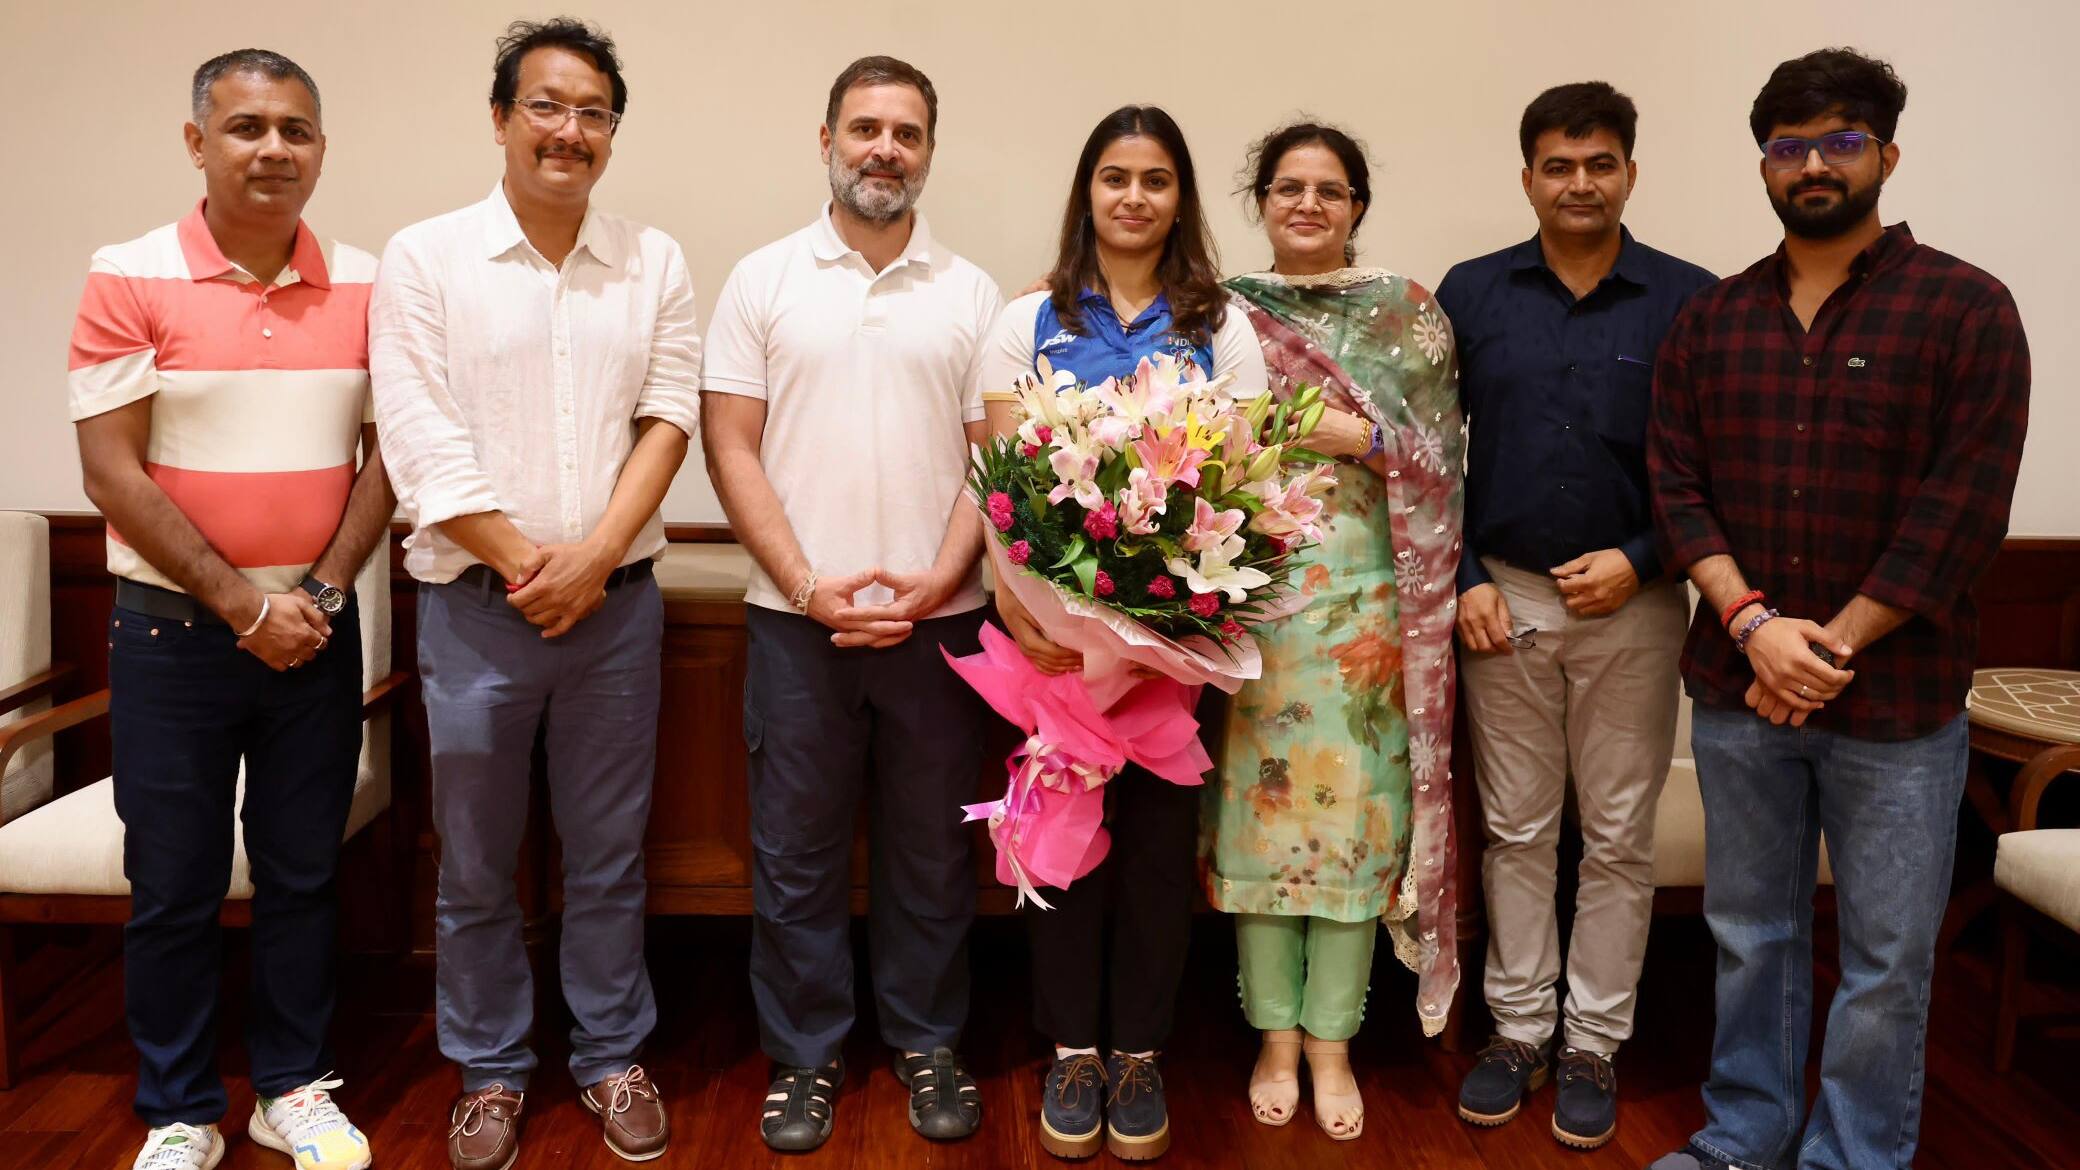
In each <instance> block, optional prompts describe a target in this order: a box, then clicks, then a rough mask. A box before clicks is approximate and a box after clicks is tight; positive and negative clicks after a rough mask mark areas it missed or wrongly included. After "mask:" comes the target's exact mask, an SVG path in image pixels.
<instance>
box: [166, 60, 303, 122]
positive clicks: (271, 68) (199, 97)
mask: <svg viewBox="0 0 2080 1170" xmlns="http://www.w3.org/2000/svg"><path fill="white" fill-rule="evenodd" d="M232 73H258V74H260V75H261V76H262V77H271V78H273V79H274V80H276V81H287V80H289V79H291V78H294V79H296V80H297V81H300V82H302V83H303V88H305V89H307V90H309V91H311V112H312V113H315V114H317V115H318V117H319V120H320V121H323V120H324V115H325V104H324V103H323V102H322V101H320V100H319V99H318V83H317V82H315V81H312V80H311V75H310V74H308V73H305V72H304V71H303V66H301V65H298V64H297V63H296V62H294V61H291V60H290V59H288V58H287V57H284V56H282V55H281V54H280V53H277V52H274V51H273V50H271V49H233V50H232V51H230V52H229V53H219V54H217V55H216V56H214V57H211V58H210V59H209V60H207V61H204V62H203V63H202V64H200V65H198V66H196V67H195V80H194V82H193V84H192V85H191V86H190V87H189V91H188V108H189V111H190V112H191V113H192V114H194V116H195V124H196V125H197V126H201V125H203V124H204V123H206V122H208V121H209V111H210V90H211V89H212V88H213V87H214V86H215V85H216V84H217V81H218V80H219V79H220V78H223V77H224V76H226V75H228V74H232Z"/></svg>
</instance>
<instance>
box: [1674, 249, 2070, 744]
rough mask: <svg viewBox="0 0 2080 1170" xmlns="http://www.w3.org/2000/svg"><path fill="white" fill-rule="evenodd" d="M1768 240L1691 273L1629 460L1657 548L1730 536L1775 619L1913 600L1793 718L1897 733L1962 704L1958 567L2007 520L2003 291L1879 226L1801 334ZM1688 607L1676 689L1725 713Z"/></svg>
mask: <svg viewBox="0 0 2080 1170" xmlns="http://www.w3.org/2000/svg"><path fill="white" fill-rule="evenodd" d="M1786 281H1787V278H1786V273H1785V270H1784V259H1783V252H1782V250H1781V249H1779V251H1778V252H1777V254H1776V255H1773V256H1770V257H1769V258H1767V259H1764V260H1763V261H1761V262H1760V263H1758V264H1756V265H1755V266H1754V267H1752V268H1749V269H1748V270H1747V271H1746V272H1743V273H1741V274H1739V275H1737V276H1732V277H1729V278H1727V279H1726V280H1723V281H1720V282H1719V283H1718V284H1716V285H1713V286H1712V287H1710V288H1708V289H1705V290H1703V291H1701V292H1699V293H1698V294H1697V295H1696V296H1695V297H1693V298H1692V299H1691V301H1690V303H1689V304H1688V305H1687V306H1685V308H1684V310H1683V313H1682V315H1681V316H1680V317H1678V318H1677V319H1676V323H1675V324H1674V326H1672V327H1671V328H1670V330H1669V333H1668V337H1667V339H1666V340H1665V341H1664V343H1663V345H1662V349H1661V353H1660V357H1659V360H1658V361H1657V363H1656V366H1655V378H1654V411H1653V421H1652V424H1651V427H1650V430H1649V436H1648V454H1647V459H1648V469H1649V475H1650V478H1651V481H1652V484H1653V489H1654V513H1655V520H1656V523H1657V528H1658V531H1659V534H1660V537H1661V541H1662V545H1663V549H1662V551H1663V556H1664V558H1665V559H1666V560H1667V562H1668V563H1669V564H1670V565H1671V566H1673V567H1675V568H1678V569H1687V568H1688V567H1689V566H1690V565H1692V564H1694V563H1696V562H1697V561H1700V560H1702V559H1704V558H1705V557H1709V556H1714V555H1717V554H1722V553H1723V554H1730V555H1731V556H1732V557H1733V558H1734V560H1735V562H1736V563H1737V564H1738V565H1739V566H1740V569H1741V573H1742V575H1743V576H1745V577H1746V578H1747V581H1748V584H1749V587H1750V588H1754V589H1760V590H1763V591H1764V592H1765V593H1767V594H1768V596H1769V604H1770V605H1771V606H1772V607H1774V608H1776V609H1778V610H1780V611H1782V612H1783V613H1784V614H1785V615H1786V616H1792V617H1803V618H1809V619H1811V620H1813V621H1816V622H1819V623H1821V624H1823V625H1825V624H1826V623H1827V622H1828V621H1829V620H1831V619H1832V618H1833V617H1834V616H1835V614H1837V613H1838V612H1840V611H1841V609H1842V607H1843V606H1844V605H1846V604H1848V602H1849V600H1850V599H1851V598H1852V597H1854V596H1855V595H1856V594H1859V593H1861V594H1863V595H1865V596H1867V597H1869V598H1871V599H1872V600H1874V601H1878V602H1882V603H1884V604H1886V605H1890V606H1896V607H1898V608H1901V609H1905V610H1908V611H1910V612H1911V614H1912V615H1913V616H1911V617H1910V618H1908V620H1907V622H1906V623H1905V624H1904V625H1902V626H1900V627H1899V628H1898V629H1897V630H1894V631H1893V632H1892V633H1890V634H1888V635H1886V636H1885V637H1883V638H1881V639H1879V640H1878V641H1877V642H1875V643H1873V644H1872V645H1871V646H1869V647H1867V648H1865V649H1864V650H1863V652H1862V653H1860V654H1858V655H1857V657H1856V660H1855V662H1854V663H1853V664H1852V666H1853V668H1854V669H1855V671H1856V680H1855V681H1854V682H1852V683H1850V684H1849V689H1848V690H1847V691H1844V692H1843V693H1842V696H1841V697H1840V698H1838V699H1836V700H1835V701H1833V702H1831V703H1829V704H1828V705H1827V706H1826V708H1825V709H1823V710H1821V711H1819V712H1818V713H1816V714H1815V715H1814V716H1813V718H1812V720H1811V721H1810V722H1809V723H1808V724H1807V726H1809V727H1817V728H1824V729H1827V730H1830V731H1836V732H1840V733H1843V734H1846V735H1850V736H1854V737H1857V738H1861V739H1872V740H1903V739H1913V738H1918V737H1920V736H1923V735H1927V734H1930V733H1932V732H1934V731H1936V730H1938V729H1940V728H1941V727H1942V726H1943V725H1944V724H1946V723H1948V722H1949V721H1950V720H1951V719H1953V718H1954V717H1956V715H1957V714H1958V713H1959V712H1960V711H1962V710H1963V709H1964V698H1965V693H1966V691H1968V690H1969V689H1970V687H1971V679H1972V668H1973V665H1974V658H1975V656H1976V654H1977V650H1978V634H1979V629H1978V611H1977V609H1976V607H1975V606H1974V605H1973V602H1972V594H1971V590H1972V585H1973V583H1974V582H1975V581H1976V580H1977V579H1978V578H1979V575H1980V574H1981V573H1983V572H1984V571H1985V570H1986V567H1987V566H1988V565H1989V564H1990V563H1992V560H1993V557H1994V554H1995V553H1996V552H1998V551H1999V549H2000V544H2001V539H2002V537H2004V536H2005V535H2006V534H2007V530H2008V507H2009V503H2010V500H2011V499H2012V497H2013V496H2014V493H2015V474H2016V468H2017V466H2018V465H2019V464H2020V462H2021V460H2022V439H2023V433H2024V430H2025V429H2026V427H2027V424H2028V421H2029V345H2028V342H2027V341H2026V340H2025V339H2024V337H2023V333H2022V319H2021V316H2020V315H2019V314H2018V313H2017V312H2016V309H2015V301H2014V299H2013V298H2012V297H2010V296H2009V295H2008V290H2007V288H2006V287H2005V286H2003V285H2002V284H2001V283H2000V282H1999V281H1997V280H1995V279H1994V278H1993V277H1991V276H1989V275H1987V274H1986V273H1984V272H1981V271H1980V270H1979V269H1977V268H1974V267H1972V266H1971V265H1969V264H1966V263H1965V262H1964V261H1962V260H1959V259H1957V258H1956V257H1954V256H1949V255H1946V254H1944V253H1942V252H1938V251H1936V250H1935V249H1934V248H1928V247H1924V246H1922V245H1920V244H1917V243H1915V242H1914V236H1913V234H1912V233H1911V232H1909V231H1908V230H1907V225H1905V224H1903V223H1902V224H1896V225H1894V226H1893V227H1891V228H1888V229H1886V231H1885V234H1884V235H1883V236H1881V237H1879V239H1878V240H1877V241H1876V242H1875V243H1873V244H1872V245H1871V246H1870V247H1869V248H1868V249H1866V250H1865V251H1864V252H1863V254H1862V255H1860V256H1858V257H1857V258H1856V262H1855V264H1854V266H1853V268H1852V270H1851V273H1850V276H1849V279H1848V281H1847V282H1845V283H1844V284H1843V285H1842V287H1841V288H1839V289H1836V290H1835V292H1834V295H1832V296H1830V297H1829V298H1828V299H1827V302H1826V304H1824V305H1822V306H1821V308H1820V312H1819V313H1818V314H1817V315H1816V316H1815V317H1814V319H1813V328H1812V331H1811V332H1807V331H1805V330H1804V329H1802V328H1801V327H1800V326H1799V323H1798V318H1797V317H1796V316H1794V315H1793V314H1792V311H1791V305H1790V297H1789V291H1788V285H1787V282H1786ZM1718 617H1719V615H1718V613H1717V612H1716V611H1714V610H1712V608H1711V607H1710V606H1709V605H1701V606H1699V607H1698V612H1697V617H1696V620H1695V621H1694V622H1693V623H1692V625H1691V628H1690V638H1689V641H1688V643H1687V644H1686V645H1685V646H1684V648H1683V678H1684V683H1685V686H1686V688H1687V689H1688V691H1689V692H1690V695H1691V697H1692V698H1693V699H1695V700H1696V701H1698V702H1700V703H1703V704H1705V705H1707V706H1711V707H1720V708H1730V709H1733V710H1745V709H1746V707H1745V704H1744V702H1743V699H1742V696H1743V695H1744V694H1745V692H1746V691H1747V689H1748V684H1749V683H1751V682H1752V681H1754V677H1755V676H1754V672H1753V671H1752V670H1751V669H1750V668H1749V665H1748V662H1747V659H1745V658H1744V657H1742V656H1741V654H1740V652H1739V651H1738V650H1736V649H1735V648H1734V645H1733V640H1732V639H1731V638H1730V637H1728V636H1727V633H1726V631H1725V630H1724V629H1722V628H1721V627H1720V625H1719V623H1718Z"/></svg>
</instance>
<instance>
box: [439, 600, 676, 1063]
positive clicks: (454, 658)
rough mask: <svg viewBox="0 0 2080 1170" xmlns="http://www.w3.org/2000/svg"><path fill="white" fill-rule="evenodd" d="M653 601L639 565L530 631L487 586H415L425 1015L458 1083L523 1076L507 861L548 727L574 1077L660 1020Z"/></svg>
mask: <svg viewBox="0 0 2080 1170" xmlns="http://www.w3.org/2000/svg"><path fill="white" fill-rule="evenodd" d="M663 639H664V605H663V602H662V600H661V599H660V598H659V596H658V592H657V583H656V582H655V581H653V580H651V579H649V578H644V579H642V580H640V581H634V582H630V583H628V584H625V585H622V586H620V587H619V588H616V589H612V590H609V591H608V593H607V600H606V602H605V604H604V605H602V606H601V607H600V609H599V610H598V611H597V612H595V613H594V614H593V615H592V616H591V617H588V618H586V619H585V620H583V621H581V622H579V623H578V624H577V625H576V626H575V627H573V628H572V629H571V631H570V632H569V633H567V634H565V635H563V636H562V637H559V638H555V639H544V638H543V637H542V636H541V630H540V629H538V628H537V627H535V626H532V625H529V624H528V622H527V620H526V619H525V618H523V617H521V616H520V612H519V611H518V610H516V609H514V608H512V607H511V606H510V605H508V604H507V603H506V597H505V592H504V590H503V589H502V588H501V587H500V586H499V584H498V583H497V582H496V581H495V580H493V581H492V582H490V583H489V584H488V585H479V586H475V587H472V586H469V585H465V584H450V585H427V586H422V587H421V588H420V590H419V674H420V677H421V679H422V684H423V686H424V688H425V696H426V724H427V730H428V732H429V734H430V737H431V740H432V748H433V818H434V827H435V828H436V829H437V830H439V832H440V838H441V867H440V884H439V891H438V894H437V897H436V902H435V918H434V930H435V940H436V943H435V945H436V950H435V954H436V975H435V989H434V1007H435V1014H434V1023H435V1028H436V1030H437V1032H438V1034H439V1037H440V1045H441V1054H442V1055H444V1056H446V1057H447V1058H448V1059H449V1060H452V1061H454V1062H455V1063H456V1064H458V1065H460V1066H462V1087H463V1090H464V1091H465V1092H470V1091H474V1090H476V1089H480V1088H483V1087H484V1086H486V1085H489V1084H492V1083H494V1082H496V1083H502V1084H504V1085H505V1086H506V1087H508V1088H511V1089H525V1088H526V1087H527V1082H528V1078H529V1076H530V1075H531V1074H532V1073H533V1071H534V1067H535V1054H534V1052H533V1050H532V1049H531V1048H530V1047H529V1040H530V1036H531V1033H532V1031H533V1028H534V984H533V976H532V974H531V972H530V971H529V970H528V964H527V953H526V951H525V950H524V949H523V948H522V946H521V941H520V906H519V903H518V902H517V901H516V900H515V897H514V890H513V874H514V870H515V868H516V866H517V865H518V861H519V852H520V839H521V836H522V834H523V833H524V832H525V831H526V828H527V805H528V799H527V785H528V768H529V762H530V758H531V756H532V752H533V748H534V741H535V733H536V730H537V729H538V728H542V727H543V726H544V725H546V731H547V744H548V756H549V804H550V811H551V813H552V815H553V819H554V821H555V826H556V835H557V838H558V840H559V841H560V842H561V844H562V849H563V929H562V946H561V954H560V968H561V972H560V973H561V976H562V981H563V995H564V1000H565V1002H567V1003H568V1004H569V1005H570V1009H571V1014H572V1016H573V1017H574V1018H575V1019H576V1025H575V1026H574V1027H573V1028H572V1029H571V1060H570V1068H571V1075H572V1076H573V1077H575V1078H576V1080H577V1082H578V1083H579V1084H580V1085H591V1084H595V1083H597V1082H598V1081H600V1080H602V1079H604V1078H605V1077H607V1076H608V1075H610V1074H612V1073H617V1072H620V1071H622V1070H623V1069H625V1068H627V1067H628V1065H629V1064H630V1063H631V1062H632V1061H633V1060H634V1058H635V1055H636V1053H637V1050H638V1049H639V1048H640V1047H641V1046H642V1043H643V1041H644V1039H645V1038H646V1037H648V1036H649V1034H650V1030H651V1028H652V1027H653V1026H654V1025H655V1024H656V1022H657V1006H656V1002H655V1000H654V999H653V998H652V996H651V990H650V974H649V972H648V970H646V969H645V967H644V965H643V906H644V900H645V896H646V892H647V891H646V887H645V884H644V880H643V834H644V831H645V829H646V828H647V827H648V825H649V821H650V788H651V783H652V780H653V776H654V771H655V766H656V760H657V691H658V675H659V662H658V660H659V654H660V652H661V651H662V649H663Z"/></svg>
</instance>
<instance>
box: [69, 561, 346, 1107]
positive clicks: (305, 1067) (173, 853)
mask: <svg viewBox="0 0 2080 1170" xmlns="http://www.w3.org/2000/svg"><path fill="white" fill-rule="evenodd" d="M237 641H238V639H237V637H236V636H235V635H234V634H233V633H232V632H231V630H230V629H228V628H227V627H225V626H221V625H215V624H204V623H200V622H198V623H196V624H194V625H193V626H189V625H185V624H183V623H181V622H179V621H174V620H170V619H167V618H155V617H151V616H148V615H146V614H141V613H136V612H133V611H131V610H127V609H117V610H116V611H115V612H114V613H113V614H112V615H111V616H110V618H109V628H108V642H109V651H108V683H109V692H110V699H109V715H110V727H111V730H110V736H111V740H112V743H113V747H114V752H115V798H116V813H117V815H119V816H121V817H122V820H123V829H124V836H123V874H124V876H125V877H127V878H128V879H129V880H130V922H129V925H127V926H126V927H124V929H123V983H124V991H123V1003H124V1010H125V1014H126V1016H127V1017H128V1020H129V1024H130V1037H131V1039H132V1041H134V1042H135V1043H136V1045H137V1052H138V1065H139V1067H138V1075H137V1100H136V1109H137V1115H138V1116H139V1117H141V1118H143V1119H144V1121H145V1123H146V1124H147V1125H155V1126H156V1125H167V1124H170V1123H172V1122H176V1121H180V1122H187V1123H189V1124H191V1125H205V1124H209V1123H211V1122H215V1121H216V1120H218V1119H219V1118H221V1117H222V1116H223V1114H224V1110H225V1107H226V1104H227V1102H226V1099H225V1094H224V1082H223V1080H222V1079H221V1078H219V1077H218V1075H217V1068H216V1051H217V1001H218V997H219V989H218V978H219V973H220V970H221V967H222V964H223V950H222V940H221V938H220V937H219V931H218V927H217V913H218V910H219V908H220V907H221V906H222V904H223V901H224V894H225V891H226V890H227V889H228V888H229V887H230V884H231V858H232V847H233V841H234V834H233V818H234V817H242V819H243V821H244V824H245V850H246V856H247V858H248V859H249V860H250V862H251V864H252V874H253V934H252V947H253V983H252V991H251V1001H250V1003H249V1004H248V1005H247V1021H246V1047H247V1050H248V1053H249V1055H250V1058H251V1063H252V1081H253V1088H254V1090H255V1091H256V1092H258V1093H260V1094H262V1095H263V1096H272V1095H277V1094H280V1093H283V1092H286V1091H287V1090H289V1089H293V1088H295V1087H297V1086H298V1085H303V1084H307V1083H309V1082H311V1081H313V1080H316V1079H317V1078H318V1077H319V1076H321V1075H323V1074H324V1073H325V1072H327V1071H328V1070H330V1069H331V1068H332V1052H331V1047H330V1043H329V1039H328V1035H327V1034H328V1033H329V1032H330V1030H331V1025H332V999H333V980H334V973H333V957H334V948H335V943H336V937H335V936H336V934H337V931H338V903H337V901H336V890H335V888H334V877H335V874H336V871H337V869H338V864H339V849H340V836H341V835H342V834H343V833H345V832H346V826H347V809H348V806H349V805H351V804H352V803H353V799H354V775H355V768H356V763H357V761H358V760H359V758H360V753H361V703H360V695H361V622H360V618H359V616H358V614H357V611H356V609H355V605H354V602H353V601H352V600H349V601H348V602H347V606H346V608H345V609H343V610H341V611H340V612H339V614H338V615H336V616H335V617H334V618H333V619H332V641H331V643H330V644H329V645H327V646H326V647H325V649H324V650H323V651H321V652H320V653H319V654H318V656H317V657H316V658H314V659H312V660H311V661H310V662H308V663H306V664H304V665H303V666H300V667H297V668H296V669H293V670H289V671H284V672H279V673H278V672H276V671H273V670H270V669H269V668H268V667H267V665H266V664H265V663H263V662H261V661H260V660H259V659H258V658H255V657H253V656H252V655H251V654H248V653H246V652H245V651H243V650H240V649H239V648H238V646H237ZM241 759H243V760H244V761H245V765H246V797H245V804H244V808H243V810H242V812H241V811H239V810H238V809H237V808H236V797H237V784H238V765H239V761H240V760H241Z"/></svg>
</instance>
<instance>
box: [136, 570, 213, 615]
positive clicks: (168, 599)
mask: <svg viewBox="0 0 2080 1170" xmlns="http://www.w3.org/2000/svg"><path fill="white" fill-rule="evenodd" d="M116 605H118V606H120V607H121V608H123V609H127V610H132V611H134V612H136V613H143V614H150V615H151V616H153V617H155V618H165V619H167V620H168V621H175V622H188V623H189V624H191V625H192V624H195V623H203V624H207V625H212V626H221V625H223V624H224V619H223V618H220V617H218V616H217V615H216V612H215V611H214V610H212V609H210V607H208V606H206V605H204V604H202V603H201V602H199V601H197V600H195V599H194V598H193V597H190V596H188V595H187V594H185V593H182V592H180V591H179V590H176V589H161V588H160V587H159V586H157V585H147V584H145V583H144V582H142V581H132V580H130V579H129V578H128V577H118V578H116Z"/></svg>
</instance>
